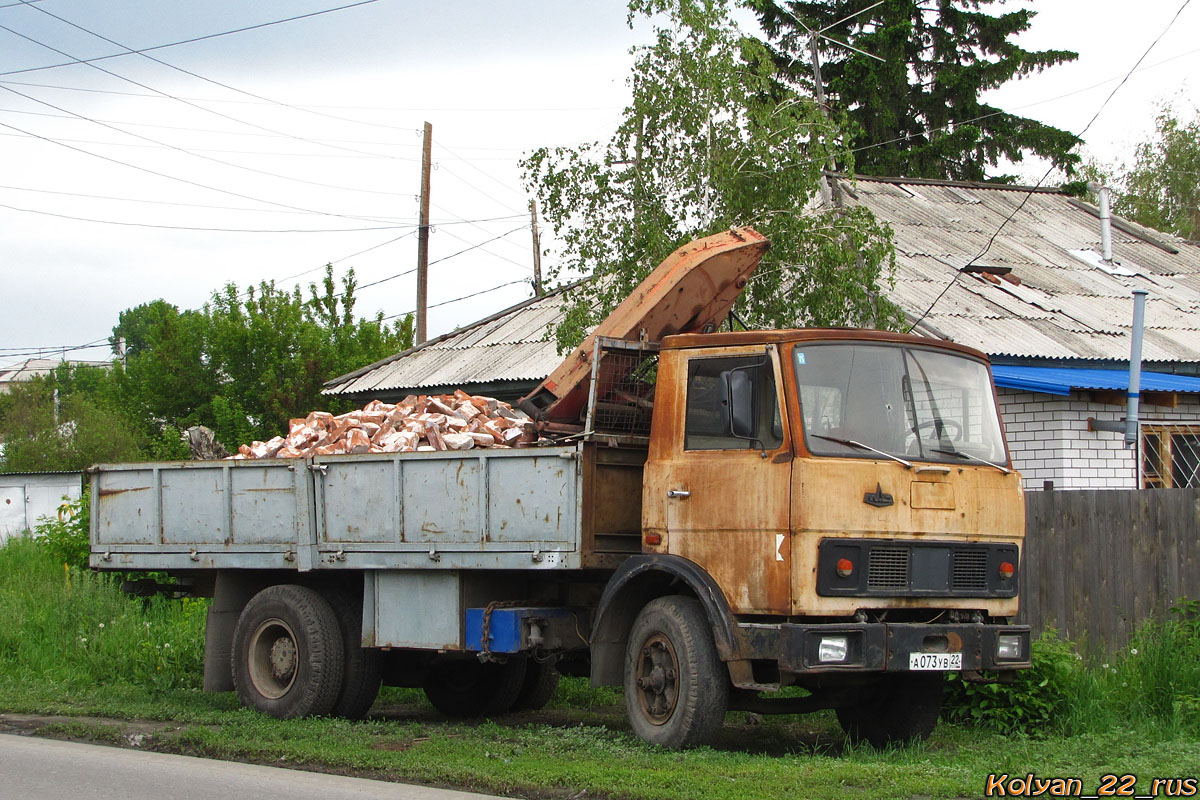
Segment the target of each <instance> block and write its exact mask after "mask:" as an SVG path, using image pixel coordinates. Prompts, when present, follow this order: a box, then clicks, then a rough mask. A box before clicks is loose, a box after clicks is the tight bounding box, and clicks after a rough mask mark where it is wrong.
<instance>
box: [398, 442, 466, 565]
mask: <svg viewBox="0 0 1200 800" xmlns="http://www.w3.org/2000/svg"><path fill="white" fill-rule="evenodd" d="M482 475H483V470H482V469H480V463H479V460H478V459H476V458H456V459H449V460H446V459H412V460H410V461H408V463H406V464H405V465H404V483H403V487H402V488H401V492H402V495H401V497H402V500H401V503H402V505H403V518H404V539H405V541H407V542H421V543H428V544H434V545H445V544H467V543H471V544H474V545H477V546H482V544H483V531H482V530H481V528H482V525H481V522H482V520H481V518H480V516H481V514H480V511H481V509H480V501H481V499H482V498H481V480H480V479H481V476H482Z"/></svg>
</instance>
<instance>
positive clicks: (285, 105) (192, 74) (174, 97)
mask: <svg viewBox="0 0 1200 800" xmlns="http://www.w3.org/2000/svg"><path fill="white" fill-rule="evenodd" d="M33 8H34V10H35V11H39V12H41V13H42V14H45V15H46V16H48V17H51V18H52V19H56V20H58V21H59V22H62V23H63V24H65V25H70V26H71V27H72V28H75V29H76V30H79V31H83V32H84V33H86V34H88V35H90V36H94V37H96V38H97V39H100V40H102V41H105V42H108V43H109V44H112V45H115V46H117V47H120V48H123V49H124V50H126V51H128V52H129V53H130V54H134V55H139V56H141V57H142V58H145V59H147V60H149V61H152V62H154V63H155V64H160V65H162V66H164V67H166V68H168V69H172V70H175V71H176V72H179V73H181V74H184V75H188V76H190V77H193V78H196V79H197V80H201V81H204V82H206V83H211V84H213V85H214V86H220V87H221V88H222V89H226V90H228V91H231V92H236V93H238V94H243V95H246V96H247V97H253V98H255V99H256V100H261V101H263V102H266V103H268V104H271V105H276V106H280V107H283V108H288V109H291V110H293V111H301V112H304V113H307V114H315V115H317V116H320V117H326V118H329V119H335V120H338V121H340V122H349V123H353V124H365V123H362V122H361V121H360V120H352V119H347V118H345V117H338V116H335V115H333V114H325V113H323V112H320V111H313V110H310V109H306V108H303V107H301V106H294V105H291V104H289V103H283V102H280V101H278V100H272V99H271V98H269V97H263V96H262V95H258V94H254V93H252V92H247V91H245V90H244V89H239V88H237V87H236V86H231V85H229V84H227V83H222V82H221V81H218V80H214V79H212V78H208V77H205V76H204V75H201V74H199V73H198V72H193V71H191V70H188V69H184V68H183V67H179V66H176V65H174V64H172V63H170V62H169V61H164V60H162V59H161V58H158V57H157V56H152V55H149V54H147V53H140V52H135V51H134V50H133V48H131V47H129V46H128V45H125V44H122V43H121V42H118V41H116V40H115V39H110V38H109V37H107V36H105V35H103V34H100V33H97V32H96V31H93V30H91V29H89V28H85V27H83V26H82V25H79V24H76V23H74V22H72V21H71V20H69V19H67V18H65V17H60V16H59V15H57V14H54V13H52V12H50V11H47V10H46V9H44V8H42V7H41V6H34V7H33ZM0 29H3V30H6V31H8V32H10V33H15V34H16V35H17V36H20V37H21V38H23V39H27V40H28V41H31V42H33V43H35V44H39V45H41V46H42V47H45V48H47V49H50V50H53V51H54V52H56V53H58V54H59V55H63V56H66V57H67V58H74V56H72V55H71V54H70V53H66V52H64V51H62V50H59V49H58V48H55V47H51V46H50V45H48V44H46V43H44V42H41V41H38V40H37V39H34V38H32V37H29V36H26V35H25V34H22V33H18V32H17V31H14V30H12V29H11V28H7V27H5V26H3V25H0ZM86 66H88V67H91V68H92V69H96V70H99V71H101V72H103V73H105V74H107V75H112V76H113V77H116V78H118V79H120V80H123V81H126V82H127V83H131V84H133V85H134V86H138V87H140V88H142V89H145V90H147V91H150V92H153V93H154V94H155V95H160V96H162V97H167V98H170V99H171V100H175V101H176V102H179V103H183V104H184V105H187V106H190V107H192V108H196V109H199V110H201V111H205V112H207V113H209V114H215V115H217V116H219V117H222V118H224V119H229V120H232V121H234V122H237V123H239V124H242V125H248V126H249V127H252V128H258V129H260V130H264V131H269V132H271V133H275V134H278V135H282V136H287V137H288V138H290V139H295V140H297V141H302V142H308V141H309V140H308V139H305V138H304V137H302V136H294V135H292V134H288V133H284V132H282V131H276V130H274V129H272V128H266V127H264V126H262V125H257V124H255V123H252V122H247V121H246V120H243V119H239V118H237V117H233V116H230V115H228V114H224V113H222V112H220V111H216V110H214V109H211V108H208V107H207V106H204V105H201V104H199V103H196V102H193V101H192V100H189V99H187V98H184V97H179V96H178V95H174V94H170V93H168V92H164V91H162V90H160V89H156V88H154V87H153V86H148V85H146V84H144V83H140V82H139V81H135V80H133V79H132V78H128V77H125V76H123V75H120V74H118V73H115V72H112V71H111V70H108V69H106V68H104V67H100V66H97V65H95V64H87V65H86ZM384 127H388V128H392V129H396V130H409V129H408V128H395V126H384ZM323 146H325V147H338V146H337V145H323ZM338 149H340V150H350V152H353V153H358V154H360V155H371V156H375V157H377V158H391V157H392V156H388V155H384V154H382V153H368V152H366V151H361V150H353V149H351V148H345V147H338Z"/></svg>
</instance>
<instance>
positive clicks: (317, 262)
mask: <svg viewBox="0 0 1200 800" xmlns="http://www.w3.org/2000/svg"><path fill="white" fill-rule="evenodd" d="M1182 1H1183V0H1144V2H1141V3H1138V4H1137V6H1136V12H1135V11H1134V9H1133V7H1131V6H1130V4H1128V3H1126V2H1118V1H1117V0H1090V1H1089V0H1010V1H1009V2H1008V3H1006V4H1004V5H1000V6H995V7H993V8H996V9H999V10H1008V9H1011V8H1018V7H1030V8H1033V9H1034V10H1036V11H1037V12H1038V16H1037V17H1036V18H1035V20H1034V23H1033V26H1032V28H1031V30H1029V31H1028V32H1027V33H1026V34H1024V35H1023V36H1022V37H1021V38H1020V39H1019V43H1020V44H1021V45H1022V46H1024V47H1026V48H1027V49H1046V48H1056V49H1068V50H1074V51H1076V52H1078V53H1079V54H1080V56H1079V59H1078V61H1076V62H1074V63H1071V64H1066V65H1061V66H1058V67H1054V68H1052V69H1050V70H1047V71H1045V72H1043V73H1039V74H1036V75H1032V76H1029V77H1027V78H1024V79H1022V80H1019V81H1014V82H1012V83H1010V84H1008V85H1006V86H1004V87H1001V88H1000V89H998V90H996V91H994V92H992V93H991V94H990V95H988V96H987V98H986V99H987V100H988V101H989V102H992V103H994V104H996V105H998V106H999V107H1001V108H1004V109H1005V110H1007V111H1011V112H1015V113H1020V114H1022V115H1024V116H1029V117H1033V118H1036V119H1039V120H1042V121H1044V122H1047V123H1049V124H1051V125H1055V126H1057V127H1060V128H1064V129H1067V130H1071V131H1075V132H1078V131H1080V130H1083V128H1084V127H1085V126H1086V125H1087V124H1088V122H1089V120H1091V118H1092V116H1093V115H1094V114H1095V113H1096V111H1097V110H1098V109H1100V108H1101V104H1102V103H1104V101H1105V98H1106V97H1107V96H1108V95H1109V93H1110V92H1112V90H1113V88H1114V87H1116V86H1117V84H1118V82H1119V81H1120V79H1121V78H1122V77H1123V76H1124V75H1125V73H1126V72H1128V70H1129V69H1130V68H1131V67H1132V66H1133V65H1134V63H1135V62H1136V61H1137V59H1138V58H1139V57H1140V56H1141V55H1142V54H1143V52H1144V51H1145V50H1146V48H1147V47H1148V46H1149V45H1150V43H1151V42H1153V41H1154V40H1155V39H1156V37H1158V36H1159V35H1160V34H1162V33H1163V31H1164V30H1165V29H1167V28H1168V24H1169V23H1170V22H1171V20H1172V17H1174V16H1175V14H1176V12H1177V11H1178V10H1179V8H1180V5H1181V4H1182ZM353 2H355V0H325V2H319V1H318V0H292V1H291V2H283V0H259V1H258V2H255V3H252V4H251V3H244V2H235V1H234V0H211V1H210V2H205V3H196V2H177V0H109V1H108V2H105V3H95V2H87V1H86V0H40V1H38V2H30V3H25V2H19V1H18V0H0V285H2V286H3V290H2V293H0V298H2V300H0V308H2V313H0V366H4V365H8V364H11V363H16V362H19V361H22V360H24V358H26V357H28V355H32V354H34V353H35V352H39V353H41V354H43V355H45V356H46V357H58V356H61V355H62V354H63V353H64V352H66V353H67V355H68V356H69V357H71V358H92V359H105V358H108V357H109V356H110V353H109V351H108V349H107V345H106V344H103V340H105V339H106V338H107V337H108V336H109V335H110V333H111V331H112V327H113V326H114V325H115V324H116V322H117V318H118V315H119V313H120V312H121V311H122V310H124V309H127V308H132V307H134V306H137V305H139V304H142V303H146V302H150V301H152V300H155V299H159V298H161V299H164V300H167V301H168V302H170V303H173V304H175V305H177V306H178V307H180V308H196V307H199V306H201V305H202V304H203V303H204V302H205V301H206V300H207V299H208V298H209V297H210V296H211V294H212V292H213V291H214V290H217V289H219V288H220V287H221V286H223V285H225V284H226V283H228V282H234V283H236V284H237V285H238V286H239V287H242V288H244V287H246V286H248V285H251V284H257V283H258V282H260V281H264V280H267V281H270V280H274V281H276V282H277V284H278V285H279V286H283V287H290V286H293V285H296V284H299V285H301V286H307V284H308V282H309V281H311V280H316V279H319V278H320V276H321V273H322V270H323V267H324V265H325V264H327V263H333V264H334V268H335V271H336V272H337V273H338V274H341V273H342V272H343V271H344V270H345V269H346V268H348V267H353V268H354V270H355V272H356V275H357V278H358V281H359V284H360V286H361V287H362V288H361V289H360V290H359V291H358V292H357V293H356V296H357V300H358V304H357V306H356V311H357V312H358V313H359V314H364V315H368V316H373V315H374V314H375V313H376V312H382V313H383V314H384V315H386V316H392V315H399V314H403V313H405V312H408V311H411V310H412V309H413V308H414V307H415V293H416V290H415V283H416V282H415V275H414V274H412V270H413V268H414V266H415V264H416V250H417V245H416V235H415V226H416V223H417V211H418V204H417V194H418V191H419V178H420V162H419V159H420V151H421V128H422V126H423V124H424V123H425V122H429V123H430V124H431V125H432V126H433V143H434V144H433V166H434V168H433V171H432V174H431V192H430V196H431V206H432V207H431V218H432V222H433V225H434V227H433V230H432V233H431V235H430V255H429V258H430V262H431V266H430V270H429V303H430V306H431V307H430V310H429V335H430V336H431V337H432V336H437V335H440V334H442V333H446V332H448V331H451V330H453V329H454V328H456V327H459V326H462V325H465V324H469V323H470V322H472V321H474V320H476V319H479V318H481V317H483V316H485V315H488V314H491V313H494V312H495V311H498V310H500V309H502V308H505V307H507V306H509V305H512V304H513V303H516V302H519V301H521V300H523V299H525V298H527V297H529V296H531V294H532V289H531V285H530V280H531V278H532V242H531V235H530V230H529V210H528V204H529V199H530V198H529V195H528V193H527V191H526V190H525V188H524V187H523V186H522V183H521V176H520V170H519V166H518V160H519V159H520V158H521V157H522V156H523V155H525V154H527V153H529V152H530V151H532V150H533V149H535V148H538V147H552V146H571V145H576V144H580V143H582V142H585V141H591V140H595V139H605V138H607V136H608V134H609V133H610V132H611V131H612V130H613V128H614V127H615V126H616V124H617V123H618V121H619V118H620V114H621V110H622V108H623V107H624V105H625V103H626V101H627V99H628V87H627V84H626V78H627V75H628V72H629V68H630V65H631V64H632V56H631V55H630V54H629V50H630V48H631V47H632V46H635V45H637V44H639V43H642V42H645V41H647V38H648V33H649V28H648V27H647V26H646V25H645V24H640V25H637V26H635V29H633V30H631V29H630V28H629V26H628V25H627V24H626V11H625V7H624V6H623V5H622V4H621V3H617V2H589V3H574V2H561V1H559V0H530V1H529V2H505V1H504V0H490V1H485V0H459V1H458V2H453V3H414V2H407V3H405V2H399V0H376V2H367V3H362V4H359V5H354V6H353V7H349V8H343V9H341V10H337V11H332V12H330V13H323V14H322V13H318V12H321V11H324V10H327V9H334V8H337V7H338V6H341V5H349V4H351V3H353ZM47 12H48V13H47ZM305 14H314V16H308V17H306V18H302V19H294V20H291V21H286V22H278V24H272V23H276V22H277V21H279V20H285V19H288V18H291V17H297V16H301V15H305ZM51 15H54V16H51ZM56 17H57V18H56ZM253 26H262V27H253ZM242 28H249V30H244V31H241V32H238V33H231V34H229V35H221V36H211V35H213V34H222V33H224V32H227V31H231V30H235V29H242ZM1198 33H1200V3H1196V4H1195V5H1188V6H1186V7H1185V8H1184V10H1183V12H1182V13H1181V14H1180V15H1179V17H1178V19H1177V20H1176V21H1175V22H1174V24H1173V25H1172V26H1171V27H1170V29H1169V30H1168V32H1167V33H1166V35H1164V36H1162V38H1161V40H1160V41H1158V43H1157V44H1156V45H1155V46H1154V48H1153V50H1152V51H1151V52H1150V54H1149V55H1148V56H1146V58H1145V60H1144V62H1143V63H1142V65H1141V67H1140V68H1139V69H1138V70H1137V71H1136V72H1135V73H1133V74H1132V75H1131V76H1130V77H1129V79H1128V81H1127V82H1126V83H1125V84H1124V85H1123V86H1121V88H1120V89H1119V91H1118V92H1117V93H1116V95H1115V96H1114V97H1113V98H1112V100H1111V101H1110V102H1109V103H1108V104H1107V105H1106V106H1105V107H1104V109H1103V111H1102V112H1101V114H1100V116H1099V117H1098V118H1097V119H1096V121H1095V123H1094V124H1092V126H1091V128H1090V129H1089V130H1088V132H1087V134H1086V140H1087V153H1088V154H1090V155H1091V156H1092V157H1094V158H1097V159H1099V160H1101V161H1106V162H1112V161H1114V160H1117V159H1121V158H1125V157H1128V155H1129V154H1130V153H1131V152H1132V150H1133V148H1134V146H1135V145H1136V143H1137V142H1138V141H1140V140H1142V139H1144V138H1145V137H1147V136H1148V135H1150V134H1151V133H1152V131H1153V121H1154V116H1155V114H1156V113H1157V112H1156V109H1157V106H1158V105H1160V104H1161V103H1163V102H1172V101H1173V102H1175V103H1176V104H1177V105H1178V106H1179V107H1180V108H1183V109H1191V108H1193V107H1196V106H1200V86H1198V85H1197V82H1198V81H1200V78H1195V77H1191V76H1196V75H1200V41H1198V39H1200V37H1198V36H1197V34H1198ZM208 36H211V38H204V39H201V40H199V41H194V42H191V43H188V44H181V45H178V46H172V47H163V48H160V49H155V50H152V51H149V52H147V53H145V54H144V55H131V54H125V55H122V56H120V57H114V58H106V59H103V60H99V61H93V62H91V63H90V64H79V63H68V62H74V61H78V60H80V59H94V58H98V57H102V56H108V55H113V54H120V53H124V52H125V51H126V50H129V49H134V50H140V49H143V48H150V47H157V46H159V45H165V44H171V43H174V42H179V41H182V40H189V39H195V38H198V37H208ZM101 37H104V38H101ZM105 39H107V40H109V41H105ZM1044 169H1045V167H1044V166H1041V165H1039V164H1037V163H1025V164H1020V165H1017V166H1016V170H1017V172H1018V173H1019V174H1021V175H1023V176H1025V177H1027V179H1028V181H1029V182H1031V183H1032V182H1035V181H1036V180H1038V179H1039V178H1040V177H1041V176H1042V173H1043V172H1044ZM544 244H546V245H548V246H550V247H551V248H552V247H553V241H552V240H551V241H545V242H544ZM552 259H553V254H551V255H550V256H549V260H547V261H544V263H543V268H544V270H545V269H546V268H547V267H548V266H549V265H550V263H552ZM367 284H373V285H371V286H367ZM497 287H499V288H497ZM97 342H100V343H101V346H100V347H96V348H90V349H72V350H67V351H64V349H63V348H67V347H76V346H79V345H85V344H93V343H97Z"/></svg>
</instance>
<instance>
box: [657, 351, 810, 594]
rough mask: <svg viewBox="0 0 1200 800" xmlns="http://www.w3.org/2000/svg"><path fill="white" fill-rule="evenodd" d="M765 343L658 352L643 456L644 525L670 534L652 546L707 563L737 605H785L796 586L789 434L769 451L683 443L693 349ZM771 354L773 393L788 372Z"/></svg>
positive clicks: (738, 353) (780, 392)
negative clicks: (656, 390)
mask: <svg viewBox="0 0 1200 800" xmlns="http://www.w3.org/2000/svg"><path fill="white" fill-rule="evenodd" d="M767 352H768V351H767V348H765V347H764V346H762V345H758V346H744V345H743V346H735V347H720V348H716V347H713V348H704V349H702V350H700V349H697V350H688V351H679V350H676V351H670V352H667V351H664V352H663V354H662V357H661V359H660V362H659V375H660V384H661V382H662V381H664V380H669V381H670V384H664V386H665V385H671V386H674V387H676V388H675V390H674V391H667V392H662V393H660V394H659V396H658V398H657V403H662V401H663V400H664V397H665V398H666V400H667V402H666V403H665V404H663V406H662V407H657V403H656V408H655V422H654V425H655V430H654V435H653V438H652V440H651V450H650V458H649V460H648V461H647V462H646V467H645V481H644V490H643V494H642V507H643V513H644V514H645V516H646V518H647V524H646V531H647V532H648V533H649V532H652V531H654V532H659V533H660V534H664V541H663V543H662V545H660V546H658V547H656V548H650V549H651V550H653V551H655V552H669V553H671V554H673V555H679V556H683V557H684V558H687V559H689V560H691V561H694V562H695V563H697V564H699V565H700V566H701V567H703V568H704V569H705V570H707V572H708V573H709V574H710V575H711V576H712V577H713V579H714V580H715V581H716V583H717V585H718V586H720V587H721V590H722V592H723V593H724V594H725V598H726V600H727V601H728V602H729V605H730V608H731V609H732V610H733V612H734V613H735V614H786V613H788V611H789V605H790V591H791V560H792V557H791V536H790V532H789V529H788V526H789V509H790V483H791V457H790V445H789V441H790V440H789V437H788V435H787V433H786V431H785V432H784V433H785V435H784V437H783V444H782V445H781V446H780V447H779V448H777V449H775V450H773V451H760V450H757V449H738V450H685V449H684V442H685V436H684V424H683V420H684V418H685V411H686V396H685V395H686V391H685V389H684V386H685V384H686V382H687V381H686V375H687V364H686V362H687V359H688V357H699V358H716V357H730V356H748V355H758V356H762V355H764V354H766V353H767ZM770 360H771V363H772V368H773V371H774V375H775V387H776V392H777V401H778V402H779V403H780V406H781V407H782V406H783V396H784V395H783V391H784V390H783V380H782V376H781V375H780V369H779V363H778V358H777V356H776V354H775V353H774V348H771V352H770Z"/></svg>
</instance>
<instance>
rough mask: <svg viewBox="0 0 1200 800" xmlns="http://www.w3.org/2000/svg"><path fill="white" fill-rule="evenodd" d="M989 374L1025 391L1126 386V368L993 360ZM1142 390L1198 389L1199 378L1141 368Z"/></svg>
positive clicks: (1062, 391)
mask: <svg viewBox="0 0 1200 800" xmlns="http://www.w3.org/2000/svg"><path fill="white" fill-rule="evenodd" d="M992 377H993V378H994V379H995V381H996V385H997V386H1004V387H1007V388H1009V389H1023V390H1025V391H1027V392H1042V393H1044V394H1061V395H1068V394H1070V393H1071V390H1072V389H1112V390H1120V391H1122V392H1123V391H1125V390H1127V389H1128V388H1129V370H1125V369H1081V368H1077V367H1025V366H1020V365H1016V364H996V365H995V366H993V367H992ZM1140 386H1141V389H1140V391H1143V392H1192V393H1200V378H1195V377H1191V376H1189V375H1173V374H1170V373H1163V372H1142V379H1141V382H1140Z"/></svg>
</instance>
